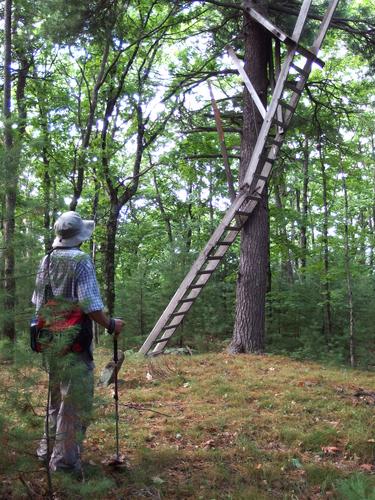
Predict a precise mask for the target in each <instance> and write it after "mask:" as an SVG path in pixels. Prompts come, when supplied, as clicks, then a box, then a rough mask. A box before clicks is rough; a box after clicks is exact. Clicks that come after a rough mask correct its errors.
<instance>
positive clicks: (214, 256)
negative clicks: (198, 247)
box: [207, 255, 222, 260]
mask: <svg viewBox="0 0 375 500" xmlns="http://www.w3.org/2000/svg"><path fill="white" fill-rule="evenodd" d="M221 259H222V257H219V256H216V255H210V256H209V257H207V260H221Z"/></svg>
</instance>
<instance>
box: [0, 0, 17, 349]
mask: <svg viewBox="0 0 375 500" xmlns="http://www.w3.org/2000/svg"><path fill="white" fill-rule="evenodd" d="M4 23H5V25H4V29H5V35H4V36H5V39H4V100H3V115H4V146H5V148H4V149H5V150H4V176H5V178H4V185H5V218H4V225H3V237H4V324H3V335H4V336H5V337H8V338H9V339H10V340H12V341H14V340H15V337H16V330H15V325H14V308H15V304H16V297H15V295H16V282H15V278H14V231H15V218H14V215H15V208H16V198H17V171H16V167H17V165H16V162H15V158H14V141H13V132H12V112H11V92H12V84H11V60H12V0H5V5H4Z"/></svg>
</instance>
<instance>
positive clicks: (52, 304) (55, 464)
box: [32, 212, 124, 472]
mask: <svg viewBox="0 0 375 500" xmlns="http://www.w3.org/2000/svg"><path fill="white" fill-rule="evenodd" d="M93 230H94V222H93V221H89V220H82V219H81V217H80V215H79V214H78V213H77V212H65V213H63V214H62V215H61V216H60V217H59V218H58V219H57V221H56V223H55V234H56V237H55V240H54V242H53V245H52V250H51V251H50V252H49V253H48V254H47V255H46V256H45V257H44V258H43V260H42V262H41V264H40V268H39V272H38V274H37V279H36V286H35V291H34V294H33V297H32V302H33V303H34V304H35V308H36V312H37V315H38V317H39V321H40V322H41V324H42V325H44V327H45V328H46V329H47V330H48V331H50V332H52V335H51V336H52V337H53V342H51V343H50V345H49V346H48V348H47V349H46V350H45V359H46V366H47V369H48V372H49V412H48V413H49V418H48V419H47V421H46V432H45V435H44V437H43V439H42V440H41V442H40V445H39V448H38V450H37V455H38V457H39V459H41V460H46V459H47V457H48V445H49V444H52V441H54V445H53V450H52V453H51V456H50V462H49V467H50V470H51V471H57V470H70V471H76V472H80V471H81V451H82V450H81V443H82V440H83V437H84V434H85V431H86V428H87V425H88V423H89V417H90V412H91V408H92V398H93V392H94V384H93V368H94V363H93V355H92V342H91V341H92V322H91V320H94V321H95V322H96V323H98V324H99V325H101V326H103V327H104V328H106V329H107V330H108V332H109V333H111V334H115V335H119V333H120V332H121V329H122V327H123V324H124V322H123V321H122V320H120V319H113V318H109V317H108V316H107V315H106V314H105V313H104V312H103V302H102V299H101V296H100V292H99V287H98V283H97V279H96V274H95V269H94V265H93V263H92V261H91V258H90V257H89V256H88V255H87V254H85V253H84V252H82V251H81V250H80V245H81V244H82V243H83V242H84V241H86V240H88V239H89V238H90V237H91V235H92V232H93ZM62 304H63V307H61V305H62ZM72 332H73V333H72ZM68 333H69V335H68Z"/></svg>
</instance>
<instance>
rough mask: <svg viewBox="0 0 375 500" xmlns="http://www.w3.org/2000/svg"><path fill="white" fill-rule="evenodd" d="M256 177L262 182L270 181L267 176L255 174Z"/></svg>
mask: <svg viewBox="0 0 375 500" xmlns="http://www.w3.org/2000/svg"><path fill="white" fill-rule="evenodd" d="M254 177H255V178H256V179H259V180H261V181H268V177H267V176H266V175H260V174H254Z"/></svg>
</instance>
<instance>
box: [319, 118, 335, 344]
mask: <svg viewBox="0 0 375 500" xmlns="http://www.w3.org/2000/svg"><path fill="white" fill-rule="evenodd" d="M318 136H319V137H318V140H319V142H318V145H317V147H318V151H319V159H320V168H321V173H322V187H323V264H324V277H323V290H324V291H323V295H324V318H323V332H324V336H325V338H326V341H327V343H328V342H329V340H330V339H331V338H332V312H331V288H330V285H329V243H328V214H329V210H328V200H327V172H326V166H325V161H324V157H323V151H322V148H323V145H322V142H321V137H322V136H321V130H320V127H319V133H318Z"/></svg>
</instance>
